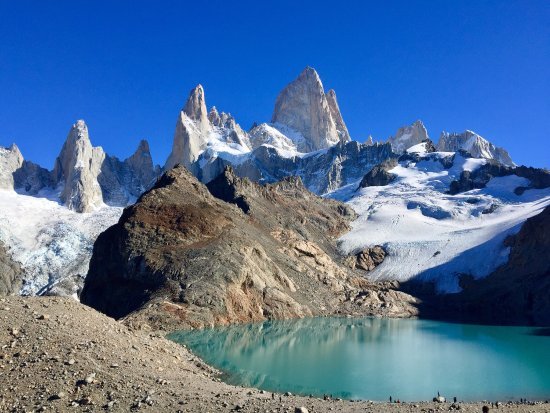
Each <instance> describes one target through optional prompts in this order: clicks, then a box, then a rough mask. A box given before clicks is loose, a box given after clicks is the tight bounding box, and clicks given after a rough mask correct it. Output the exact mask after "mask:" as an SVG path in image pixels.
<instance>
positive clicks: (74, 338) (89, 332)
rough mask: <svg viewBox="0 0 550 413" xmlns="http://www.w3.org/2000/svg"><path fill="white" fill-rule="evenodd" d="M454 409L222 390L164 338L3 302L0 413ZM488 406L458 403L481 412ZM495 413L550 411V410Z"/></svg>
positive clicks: (53, 305)
mask: <svg viewBox="0 0 550 413" xmlns="http://www.w3.org/2000/svg"><path fill="white" fill-rule="evenodd" d="M450 406H451V404H450V403H441V404H439V403H411V404H409V403H402V404H389V403H374V404H373V403H369V402H350V401H324V400H320V399H310V398H306V397H296V396H285V395H279V394H276V395H275V398H274V399H272V394H271V393H266V392H262V391H259V390H256V389H247V388H241V387H235V386H230V385H227V384H225V383H221V382H219V380H218V379H217V377H216V372H215V371H214V370H213V369H211V368H209V367H208V366H206V365H205V364H204V363H202V362H201V361H200V360H199V359H198V358H196V357H195V356H194V355H193V354H191V353H189V352H188V351H187V350H186V349H185V348H183V347H182V346H179V345H177V344H175V343H172V342H170V341H168V340H166V339H164V338H163V337H162V336H161V335H158V334H151V333H145V332H141V331H132V330H129V329H128V328H127V327H126V326H124V325H122V324H121V323H118V322H116V321H115V320H113V319H111V318H108V317H106V316H104V315H102V314H100V313H98V312H96V311H94V310H92V309H91V308H88V307H85V306H83V305H81V304H79V303H77V302H75V301H74V300H72V299H68V298H57V297H45V298H21V297H10V298H5V299H1V300H0V412H32V411H35V412H37V411H56V412H66V411H67V412H101V411H113V412H128V411H139V412H141V411H144V412H226V411H241V412H277V413H279V412H290V413H294V412H295V409H296V408H299V407H305V408H307V409H308V411H309V412H430V411H448V410H449V409H450ZM482 406H483V405H482V404H479V403H477V404H460V411H463V412H481V409H482ZM495 411H498V412H550V404H538V405H509V406H508V405H504V406H501V407H500V409H498V410H496V409H495Z"/></svg>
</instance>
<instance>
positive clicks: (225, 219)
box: [81, 167, 414, 328]
mask: <svg viewBox="0 0 550 413" xmlns="http://www.w3.org/2000/svg"><path fill="white" fill-rule="evenodd" d="M212 194H215V195H216V196H217V197H219V198H217V197H216V196H214V195H212ZM222 199H223V200H222ZM354 215H355V214H354V213H353V211H352V210H350V209H349V208H348V207H346V206H345V205H344V204H341V203H339V202H336V201H330V200H325V199H322V198H319V197H317V196H315V195H313V194H311V193H309V192H308V191H307V190H305V188H304V187H303V184H302V183H301V181H300V179H299V178H289V179H287V180H284V181H282V182H280V183H277V184H273V185H267V186H260V185H258V184H256V183H253V182H251V181H249V180H247V179H241V178H238V177H237V176H236V175H235V174H234V172H233V171H232V170H231V169H227V170H226V171H224V173H223V174H222V175H221V176H219V177H218V178H216V179H215V180H213V181H212V182H211V183H210V184H209V188H207V187H206V186H204V185H203V184H201V183H199V182H198V181H197V180H196V178H195V177H193V175H192V174H191V173H190V172H189V171H187V170H186V169H185V168H184V167H176V168H174V169H172V170H170V171H168V172H167V173H165V175H163V177H162V178H161V179H160V180H159V181H158V182H157V184H156V185H155V187H154V188H153V189H151V190H150V191H149V192H147V193H145V194H144V195H143V196H142V197H141V198H140V201H139V202H138V203H136V204H135V205H133V206H131V207H128V208H127V209H126V210H125V211H124V214H123V216H122V217H121V219H120V221H119V223H118V224H117V225H115V226H113V227H111V228H109V229H108V230H107V231H105V232H104V233H103V234H101V235H100V236H99V238H98V240H97V241H96V244H95V245H94V253H93V257H92V261H91V263H90V271H89V273H88V276H87V278H86V282H85V286H84V290H83V292H82V295H81V300H82V302H84V303H86V304H88V305H90V306H92V307H94V308H96V309H98V310H100V311H102V312H104V313H106V314H108V315H111V316H113V317H116V318H120V317H129V318H128V320H130V321H129V322H133V321H132V320H134V321H135V322H136V323H138V322H140V323H141V322H145V323H148V324H155V325H156V324H162V325H163V326H166V325H170V326H171V327H170V328H177V327H185V326H196V327H197V326H205V325H215V324H226V323H230V322H245V321H259V320H264V319H266V318H292V317H303V316H310V315H315V314H325V313H327V314H328V313H333V312H335V311H337V310H338V309H342V308H346V306H347V308H349V307H350V306H351V307H353V306H355V305H356V304H354V300H353V299H352V298H354V297H357V296H358V295H359V294H360V293H361V291H364V290H365V289H369V283H368V282H367V281H366V280H365V279H364V278H363V277H361V276H358V275H355V274H354V272H353V271H352V270H351V269H349V268H348V267H346V266H344V265H342V264H340V263H339V261H340V260H339V256H338V253H337V249H336V244H335V238H336V237H337V236H338V235H339V234H341V233H342V232H343V231H345V230H346V229H347V228H348V221H349V220H350V219H351V218H353V217H354ZM372 289H373V291H372V293H373V298H372V300H374V299H375V298H376V300H378V301H377V302H379V303H382V301H381V300H380V299H379V298H378V297H379V296H378V294H386V295H387V293H388V290H387V288H385V289H384V290H383V291H382V289H380V288H378V287H372ZM395 294H396V297H399V299H400V300H402V303H400V304H399V308H401V309H402V312H403V314H402V315H406V314H407V315H410V314H411V312H414V310H413V309H412V307H411V306H410V304H403V303H410V302H412V301H414V300H413V299H412V297H409V296H405V295H400V294H401V293H398V292H395ZM361 297H365V294H362V295H361ZM372 300H370V299H369V300H367V304H365V305H364V306H361V307H358V308H357V311H358V312H361V313H368V312H369V311H371V312H373V311H383V310H382V307H381V304H380V305H378V306H376V305H374V304H373V301H372ZM361 302H363V301H361ZM370 304H373V307H372V308H371V307H369V305H370ZM377 309H378V310H377Z"/></svg>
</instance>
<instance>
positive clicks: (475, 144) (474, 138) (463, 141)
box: [437, 130, 515, 166]
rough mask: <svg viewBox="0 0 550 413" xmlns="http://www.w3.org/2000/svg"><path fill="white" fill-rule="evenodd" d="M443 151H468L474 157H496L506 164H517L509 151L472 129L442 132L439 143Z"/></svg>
mask: <svg viewBox="0 0 550 413" xmlns="http://www.w3.org/2000/svg"><path fill="white" fill-rule="evenodd" d="M437 150H438V151H441V152H458V151H460V150H463V151H466V152H468V153H469V154H470V155H472V156H473V157H474V158H485V159H494V160H495V161H498V162H500V163H502V164H503V165H506V166H515V164H514V162H513V161H512V158H510V155H509V154H508V152H507V151H506V150H505V149H503V148H499V147H497V146H495V145H493V144H492V143H491V142H489V141H487V140H486V139H484V138H482V137H481V136H479V135H478V134H477V133H475V132H472V131H470V130H467V131H464V132H462V133H448V132H442V133H441V136H440V137H439V142H438V143H437Z"/></svg>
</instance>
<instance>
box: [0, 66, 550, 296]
mask: <svg viewBox="0 0 550 413" xmlns="http://www.w3.org/2000/svg"><path fill="white" fill-rule="evenodd" d="M436 149H437V151H438V152H436ZM176 164H183V165H184V166H186V167H187V168H188V169H189V170H190V171H191V172H192V173H193V174H194V175H195V176H196V177H197V178H198V179H199V180H200V181H202V182H203V183H208V182H210V181H212V180H213V179H215V178H216V177H218V176H219V175H220V174H221V173H222V172H223V171H224V169H225V167H226V166H232V168H233V171H234V172H235V174H236V175H238V176H240V177H246V178H249V179H251V180H253V181H258V182H261V183H270V182H275V181H279V180H281V179H283V178H285V177H288V176H299V177H300V178H301V180H302V182H303V184H304V186H305V188H307V189H308V190H310V191H312V192H314V193H316V194H318V195H322V196H324V197H333V198H337V199H340V200H345V201H346V202H347V203H348V204H349V205H350V206H352V207H353V208H354V209H355V210H356V212H357V213H358V215H359V218H358V219H357V221H355V222H354V223H353V228H352V230H351V232H349V233H348V234H345V235H344V236H343V237H342V238H341V240H340V249H341V252H342V253H343V254H344V255H346V254H356V253H358V252H359V251H360V250H364V249H365V248H367V247H374V246H377V245H381V246H383V248H384V249H385V250H386V253H387V257H386V259H385V261H384V262H383V264H382V265H380V266H379V267H377V268H376V269H374V270H373V271H371V272H369V273H368V274H365V276H366V277H368V278H371V279H373V280H379V279H383V280H400V281H408V280H422V281H429V282H434V283H435V284H436V286H437V288H438V290H439V291H444V292H456V291H459V290H460V277H461V274H469V275H472V276H474V277H483V276H485V275H487V274H488V273H489V272H491V271H492V270H493V269H495V268H496V266H498V265H499V264H502V263H503V262H505V261H506V259H507V254H508V250H507V247H505V246H504V245H503V240H504V239H505V238H506V236H507V235H509V234H512V233H514V232H515V231H517V230H518V229H519V227H520V225H521V223H522V222H523V221H525V220H526V219H527V218H529V217H530V216H532V215H534V214H536V213H537V212H539V211H540V210H541V209H542V208H544V207H545V206H546V205H548V204H549V202H550V193H549V192H548V191H549V189H548V187H550V183H549V182H548V176H549V174H548V172H547V171H542V170H535V169H532V168H525V167H515V166H514V163H513V162H512V160H511V158H510V156H509V155H508V153H507V152H506V151H505V150H504V149H502V148H498V147H496V146H494V145H493V144H491V143H490V142H488V141H487V140H485V139H484V138H482V137H480V136H479V135H477V134H475V133H474V132H471V131H466V132H464V133H462V134H448V133H443V134H442V136H441V138H440V141H439V143H438V145H437V148H436V147H434V145H433V144H432V143H431V141H430V140H429V135H428V132H427V129H426V127H425V126H424V124H423V123H422V122H421V121H416V122H414V123H413V124H412V125H410V126H404V127H401V128H399V130H398V131H397V133H396V135H395V136H394V137H391V138H390V139H389V140H388V142H386V143H378V142H373V140H372V137H369V139H368V141H367V142H366V143H364V144H361V143H359V142H357V141H355V140H351V138H350V135H349V132H348V130H347V127H346V125H345V122H344V120H343V117H342V114H341V113H340V109H339V107H338V103H337V101H336V94H335V92H334V91H333V90H330V91H329V92H328V93H325V92H324V88H323V85H322V83H321V80H320V78H319V76H318V74H317V72H315V70H314V69H312V68H309V67H308V68H306V69H305V70H304V71H303V72H302V73H301V74H300V75H299V76H298V77H297V78H296V79H295V80H294V81H292V82H291V83H290V84H289V85H288V86H286V87H285V88H284V89H283V90H282V91H281V93H280V94H279V95H278V97H277V100H276V102H275V108H274V111H273V116H272V118H271V122H269V123H261V124H255V125H254V126H253V127H252V128H251V129H250V130H249V131H245V130H243V129H242V128H241V127H240V126H239V124H238V123H237V121H236V120H235V118H234V117H233V116H231V115H230V114H229V113H226V112H218V110H217V109H216V108H215V107H212V108H211V109H210V110H209V111H208V110H207V106H206V97H205V91H204V88H203V87H202V86H201V85H198V86H197V87H195V88H194V89H193V90H191V92H190V94H189V97H188V99H187V101H186V103H185V105H184V107H183V109H182V110H181V111H180V113H179V115H178V118H177V121H176V128H175V132H174V140H173V146H172V151H171V153H170V155H169V157H168V159H167V161H166V164H165V166H164V170H165V171H166V170H169V169H171V168H172V167H174V166H175V165H176ZM159 175H160V168H159V167H155V166H154V165H153V161H152V158H151V154H150V150H149V145H148V143H147V142H146V141H141V142H140V144H139V146H138V149H137V150H136V152H135V153H134V154H133V155H132V156H130V157H129V158H127V159H125V160H124V161H121V160H119V159H118V158H116V157H113V156H109V155H108V154H106V153H105V152H104V151H103V149H102V148H100V147H94V146H92V144H91V141H90V138H89V133H88V127H87V125H86V124H85V123H84V121H78V122H76V123H75V124H74V125H73V126H72V127H71V129H70V131H69V134H68V136H67V139H66V141H65V144H64V145H63V148H62V150H61V152H60V154H59V156H58V157H57V159H56V162H55V166H54V168H53V171H49V170H47V169H45V168H42V167H40V166H39V165H36V164H34V163H32V162H30V161H27V160H25V159H24V158H23V156H22V154H21V152H20V151H19V149H18V148H17V146H15V145H12V146H11V147H10V148H0V206H1V208H0V211H1V212H0V243H3V244H4V248H3V249H4V250H7V251H8V253H9V254H10V255H11V256H12V258H13V259H14V260H15V261H17V262H18V263H20V264H21V267H22V271H23V278H24V280H23V287H22V290H21V292H22V293H25V294H37V293H43V292H48V291H52V290H53V291H54V292H56V293H64V294H73V293H74V292H76V291H77V290H78V288H79V286H80V284H81V280H82V277H83V276H84V274H86V272H87V267H88V262H89V259H90V256H91V250H92V245H93V243H94V240H95V238H96V237H97V235H98V234H99V233H100V232H101V231H103V230H104V229H106V228H107V227H109V226H110V225H112V224H114V223H115V222H116V221H117V220H118V218H119V217H120V214H121V213H122V207H124V206H126V205H128V204H131V203H133V202H134V201H135V200H136V199H137V198H138V197H139V196H140V195H141V194H142V193H143V192H144V191H145V190H146V189H148V188H149V187H150V186H151V185H152V184H153V183H154V181H155V180H156V178H157V177H158V176H159Z"/></svg>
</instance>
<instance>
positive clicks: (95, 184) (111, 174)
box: [0, 120, 159, 212]
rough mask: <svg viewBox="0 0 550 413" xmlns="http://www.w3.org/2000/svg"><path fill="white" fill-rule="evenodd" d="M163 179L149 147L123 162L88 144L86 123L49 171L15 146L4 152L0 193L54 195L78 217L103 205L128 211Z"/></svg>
mask: <svg viewBox="0 0 550 413" xmlns="http://www.w3.org/2000/svg"><path fill="white" fill-rule="evenodd" d="M158 174H159V167H155V166H154V165H153V161H152V158H151V154H150V150H149V144H148V143H147V141H144V140H143V141H141V142H140V144H139V146H138V148H137V150H136V152H135V153H134V154H133V155H132V156H131V157H129V158H128V159H126V160H124V161H120V160H119V159H118V158H116V157H114V156H110V155H108V154H106V153H105V152H104V151H103V149H102V148H101V147H94V146H92V143H91V141H90V137H89V133H88V127H87V125H86V123H85V122H84V121H83V120H79V121H77V122H76V123H75V124H74V125H73V126H72V127H71V129H70V131H69V134H68V135H67V139H66V140H65V143H64V144H63V147H62V149H61V152H60V153H59V156H58V157H57V158H56V160H55V165H54V168H53V170H52V171H51V172H50V171H48V170H47V169H45V168H42V167H40V166H39V165H37V164H34V163H32V162H30V161H27V160H24V159H23V155H22V154H21V152H20V151H19V148H17V146H16V145H12V146H11V147H10V148H7V149H6V148H0V188H4V189H15V190H17V191H18V192H19V193H21V194H28V195H33V196H40V194H41V191H43V190H44V191H46V192H48V194H47V195H46V196H51V193H56V194H57V196H58V197H59V200H60V201H61V203H63V204H64V205H66V206H67V207H68V208H69V209H71V210H74V211H76V212H91V211H93V210H95V209H97V208H99V207H101V206H102V205H104V204H108V205H112V206H126V205H127V204H128V203H130V202H133V201H134V200H135V199H136V198H137V197H138V196H139V195H141V194H142V193H143V192H144V191H145V190H146V189H148V188H149V187H150V186H151V185H152V184H153V183H154V181H155V179H156V177H157V176H158Z"/></svg>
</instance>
